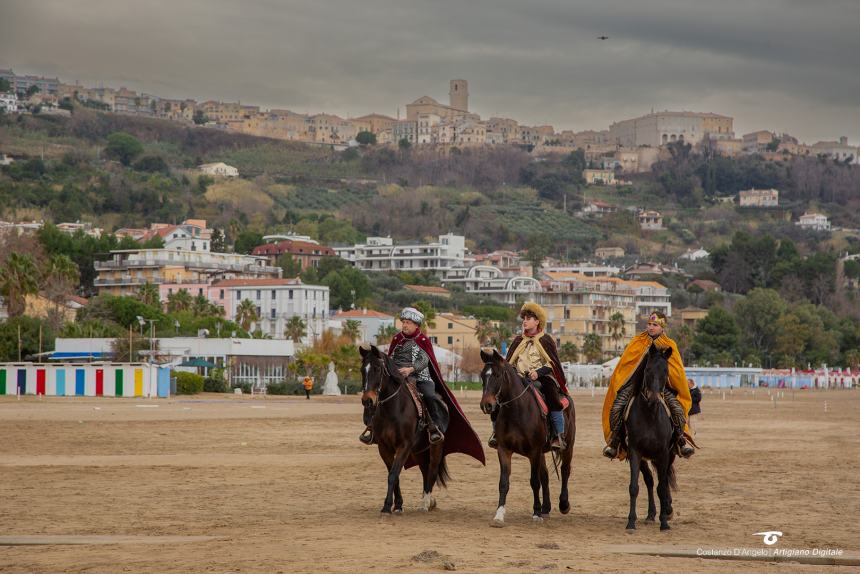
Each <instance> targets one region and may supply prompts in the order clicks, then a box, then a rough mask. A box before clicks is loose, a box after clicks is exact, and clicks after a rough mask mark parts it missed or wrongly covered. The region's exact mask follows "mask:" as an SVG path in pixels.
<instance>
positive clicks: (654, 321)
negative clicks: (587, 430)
mask: <svg viewBox="0 0 860 574" xmlns="http://www.w3.org/2000/svg"><path fill="white" fill-rule="evenodd" d="M651 345H656V346H657V348H658V349H665V348H667V347H669V348H671V349H672V354H671V356H670V357H669V384H668V385H666V387H665V388H664V389H663V399H664V400H665V401H666V404H667V405H668V406H669V410H670V411H671V413H672V425H673V426H674V429H675V442H676V444H677V446H678V452H679V454H680V455H681V456H682V457H684V458H689V457H690V456H692V454H693V453H694V452H695V450H694V449H693V447H692V446H690V445H689V444H687V440H686V438H685V430H686V429H685V427H686V420H687V417H686V414H687V412H688V411H689V410H690V405H691V399H690V389H689V388H688V386H687V376H686V374H685V373H684V363H683V362H682V361H681V353H680V352H678V345H677V344H676V343H675V341H673V340H672V339H670V338H669V336H668V335H666V315H664V314H663V313H662V312H660V311H654V312H653V313H652V314H651V315H650V316H649V317H648V327H647V329H646V330H645V331H643V332H642V333H640V334H638V335H636V336H635V337H633V339H632V340H631V341H630V343H629V344H628V345H627V348H625V349H624V353H623V354H622V355H621V359H620V360H619V361H618V365H617V366H616V367H615V371H613V373H612V378H611V379H610V381H609V389H608V391H607V393H606V398H605V399H604V401H603V434H604V437H605V438H606V447H605V448H604V449H603V456H605V457H607V458H610V459H612V458H615V457H616V456H618V447H619V446H620V445H621V440H622V432H623V428H622V427H623V424H622V423H623V419H624V410H625V409H626V408H627V404H628V403H629V401H630V397H631V396H632V395H633V384H632V383H631V379H632V377H633V373H634V372H636V368H637V367H638V366H639V364H640V363H641V362H642V359H643V358H644V357H645V355H646V354H647V353H648V349H649V348H650V347H651Z"/></svg>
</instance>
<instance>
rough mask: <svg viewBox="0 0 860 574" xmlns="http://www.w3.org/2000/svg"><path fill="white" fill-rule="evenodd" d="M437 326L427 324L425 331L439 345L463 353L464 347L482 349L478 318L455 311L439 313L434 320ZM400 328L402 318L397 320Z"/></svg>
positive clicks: (447, 349) (396, 323)
mask: <svg viewBox="0 0 860 574" xmlns="http://www.w3.org/2000/svg"><path fill="white" fill-rule="evenodd" d="M433 323H434V325H435V326H433V327H430V326H427V325H425V327H424V332H425V333H426V334H427V336H428V337H429V338H430V341H431V342H432V343H433V344H434V345H435V346H437V347H441V348H443V349H445V350H446V351H451V352H453V353H456V354H458V355H462V354H463V352H464V349H480V348H481V342H480V341H479V340H478V335H477V332H478V320H477V319H475V318H473V317H464V316H462V315H455V314H454V313H439V314H438V315H436V318H435V319H434V320H433ZM395 325H396V326H397V328H398V329H399V328H400V326H401V325H400V319H397V320H396V322H395Z"/></svg>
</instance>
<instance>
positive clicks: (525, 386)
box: [496, 384, 530, 408]
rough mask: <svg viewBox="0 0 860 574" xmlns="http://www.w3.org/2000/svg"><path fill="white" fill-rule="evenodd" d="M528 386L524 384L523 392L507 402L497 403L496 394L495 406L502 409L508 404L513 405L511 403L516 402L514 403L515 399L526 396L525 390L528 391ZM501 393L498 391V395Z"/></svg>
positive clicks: (497, 396)
mask: <svg viewBox="0 0 860 574" xmlns="http://www.w3.org/2000/svg"><path fill="white" fill-rule="evenodd" d="M529 386H530V385H529V384H525V385H523V390H522V391H521V392H520V394H518V395H517V396H515V397H514V398H512V399H510V400H508V401H504V402H502V401H499V394H498V393H497V394H496V404H497V405H499V408H502V407H504V406H507V405H509V404H511V403H513V402H516V401H517V399H519V398H520V397H521V396H523V395H524V394H526V391H527V390H529ZM501 392H502V390H501V389H499V393H501Z"/></svg>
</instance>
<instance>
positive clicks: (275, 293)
mask: <svg viewBox="0 0 860 574" xmlns="http://www.w3.org/2000/svg"><path fill="white" fill-rule="evenodd" d="M277 297H278V294H277V292H276V291H275V290H274V289H272V299H273V300H274V299H276V298H277Z"/></svg>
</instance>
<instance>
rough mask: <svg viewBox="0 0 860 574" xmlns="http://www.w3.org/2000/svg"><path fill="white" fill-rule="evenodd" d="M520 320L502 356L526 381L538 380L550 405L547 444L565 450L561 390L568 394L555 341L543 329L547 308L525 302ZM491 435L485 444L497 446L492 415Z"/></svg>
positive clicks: (554, 448) (494, 422)
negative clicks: (519, 327)
mask: <svg viewBox="0 0 860 574" xmlns="http://www.w3.org/2000/svg"><path fill="white" fill-rule="evenodd" d="M520 318H521V319H522V321H523V334H522V335H517V337H516V338H514V340H513V341H512V342H511V346H510V348H509V349H508V354H507V357H505V359H506V360H507V361H508V362H509V363H510V364H511V365H513V366H514V368H516V370H517V373H519V375H520V376H521V377H522V378H523V380H524V381H525V382H526V384H528V383H532V382H535V381H540V383H541V391H542V393H543V396H544V398H545V400H546V404H547V406H548V407H549V411H550V412H549V418H550V421H552V426H553V429H555V436H554V437H553V439H552V442H551V443H550V448H551V449H553V450H564V449H565V446H566V445H565V442H564V413H563V412H562V410H563V408H564V407H563V406H562V404H561V396H560V394H559V393H560V392H561V393H563V394H565V395H567V386H566V384H565V383H566V381H565V378H564V372H563V371H562V370H561V361H560V360H559V358H558V351H557V350H556V346H555V341H554V340H553V338H552V337H551V336H549V335H547V334H546V333H544V332H543V329H544V328H545V327H546V311H545V310H544V308H543V307H541V306H540V305H538V304H537V303H534V302H532V301H527V302H526V303H525V304H524V305H523V306H522V308H521V309H520ZM492 423H493V434H492V435H490V440H489V441H488V444H489V445H490V447H492V448H496V447H498V442H497V441H496V430H495V429H496V421H495V419H494V418H493V419H492Z"/></svg>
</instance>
